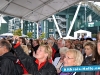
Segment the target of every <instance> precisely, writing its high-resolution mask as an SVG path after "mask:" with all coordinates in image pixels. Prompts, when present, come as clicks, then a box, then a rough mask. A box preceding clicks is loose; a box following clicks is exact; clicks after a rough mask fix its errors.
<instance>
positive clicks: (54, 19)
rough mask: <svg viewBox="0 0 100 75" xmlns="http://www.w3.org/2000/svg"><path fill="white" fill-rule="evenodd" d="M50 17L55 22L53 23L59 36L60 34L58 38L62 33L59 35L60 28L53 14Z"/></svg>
mask: <svg viewBox="0 0 100 75" xmlns="http://www.w3.org/2000/svg"><path fill="white" fill-rule="evenodd" d="M52 18H53V20H54V23H55V25H56V28H57V31H58V33H59V36H60V38H62V35H61V32H60V29H59V27H58V24H57V21H56V18H55V16H54V15H52Z"/></svg>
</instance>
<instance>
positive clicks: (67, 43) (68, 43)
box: [65, 40, 71, 48]
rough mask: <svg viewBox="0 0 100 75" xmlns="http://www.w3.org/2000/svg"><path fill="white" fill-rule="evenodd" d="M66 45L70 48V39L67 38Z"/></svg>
mask: <svg viewBox="0 0 100 75" xmlns="http://www.w3.org/2000/svg"><path fill="white" fill-rule="evenodd" d="M65 46H66V47H67V48H70V47H71V43H70V42H69V41H68V40H66V42H65Z"/></svg>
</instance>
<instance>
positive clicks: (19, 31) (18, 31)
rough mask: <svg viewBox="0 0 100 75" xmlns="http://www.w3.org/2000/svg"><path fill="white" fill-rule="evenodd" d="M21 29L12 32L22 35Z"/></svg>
mask: <svg viewBox="0 0 100 75" xmlns="http://www.w3.org/2000/svg"><path fill="white" fill-rule="evenodd" d="M21 31H22V30H21V29H17V30H15V31H14V32H13V34H14V35H18V36H22V33H21Z"/></svg>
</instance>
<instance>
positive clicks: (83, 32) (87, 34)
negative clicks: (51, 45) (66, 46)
mask: <svg viewBox="0 0 100 75" xmlns="http://www.w3.org/2000/svg"><path fill="white" fill-rule="evenodd" d="M91 34H92V33H91V32H90V31H86V30H78V31H75V32H74V37H75V38H81V37H82V35H84V36H85V38H86V37H91Z"/></svg>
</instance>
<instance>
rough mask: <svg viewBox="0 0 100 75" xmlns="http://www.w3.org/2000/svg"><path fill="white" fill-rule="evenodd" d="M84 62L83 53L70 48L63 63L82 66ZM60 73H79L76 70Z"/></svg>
mask: <svg viewBox="0 0 100 75" xmlns="http://www.w3.org/2000/svg"><path fill="white" fill-rule="evenodd" d="M82 62H83V55H82V53H81V52H80V51H78V50H75V49H69V50H68V51H67V52H66V55H65V58H64V62H63V65H64V66H80V65H81V64H82ZM59 75H77V73H76V72H61V73H60V74H59Z"/></svg>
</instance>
